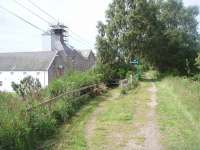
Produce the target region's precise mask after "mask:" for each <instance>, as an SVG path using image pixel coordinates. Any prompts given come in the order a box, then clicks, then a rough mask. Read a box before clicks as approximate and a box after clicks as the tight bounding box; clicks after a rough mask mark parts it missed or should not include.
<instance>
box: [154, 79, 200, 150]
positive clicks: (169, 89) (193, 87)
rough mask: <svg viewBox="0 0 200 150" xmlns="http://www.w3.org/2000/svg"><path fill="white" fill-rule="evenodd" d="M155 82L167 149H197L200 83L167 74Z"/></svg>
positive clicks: (199, 135)
mask: <svg viewBox="0 0 200 150" xmlns="http://www.w3.org/2000/svg"><path fill="white" fill-rule="evenodd" d="M157 85H158V89H159V90H158V102H159V105H158V114H159V124H160V129H161V132H162V134H163V143H164V145H165V146H166V149H170V150H183V149H187V150H199V149H200V142H199V141H200V117H199V116H200V83H198V82H194V81H191V80H190V79H188V78H181V77H167V78H165V79H164V80H163V81H162V82H159V83H157Z"/></svg>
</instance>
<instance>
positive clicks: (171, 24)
mask: <svg viewBox="0 0 200 150" xmlns="http://www.w3.org/2000/svg"><path fill="white" fill-rule="evenodd" d="M198 14H199V10H198V7H196V6H194V7H185V6H184V4H183V2H182V1H181V0H113V2H112V3H111V4H110V5H109V9H108V10H107V11H106V22H105V23H103V22H99V23H98V25H97V28H98V31H99V33H98V36H97V43H96V46H97V50H98V59H99V61H100V62H101V63H103V64H109V65H111V66H115V64H119V63H120V64H127V65H128V64H129V62H130V61H131V59H134V58H139V59H140V60H142V61H143V62H144V63H145V64H148V65H150V66H153V67H155V68H157V69H159V70H161V71H165V70H168V69H173V70H177V71H179V72H180V73H187V68H188V67H189V68H192V67H193V66H194V64H195V57H196V56H197V51H198V49H199V44H198V43H199V34H198V31H197V27H198V22H197V19H196V17H197V16H198Z"/></svg>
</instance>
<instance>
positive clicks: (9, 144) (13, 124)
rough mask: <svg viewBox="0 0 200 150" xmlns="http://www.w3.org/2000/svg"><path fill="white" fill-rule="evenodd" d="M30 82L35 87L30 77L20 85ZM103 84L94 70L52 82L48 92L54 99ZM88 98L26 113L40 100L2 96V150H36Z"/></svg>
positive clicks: (72, 99) (29, 92)
mask: <svg viewBox="0 0 200 150" xmlns="http://www.w3.org/2000/svg"><path fill="white" fill-rule="evenodd" d="M28 81H31V85H36V84H35V82H32V81H34V80H32V79H31V80H30V78H27V79H25V80H23V81H21V84H20V86H21V87H22V85H27V84H28V83H29V82H28ZM100 81H101V75H99V74H97V72H96V71H94V70H90V71H87V72H70V73H68V74H66V75H65V76H64V77H62V78H60V79H57V80H55V81H53V82H52V83H51V84H50V85H49V87H47V90H48V92H49V93H50V95H51V96H52V97H54V96H58V95H59V94H62V93H63V92H66V91H67V90H73V89H79V88H81V87H84V86H87V85H91V84H98V83H99V82H100ZM32 83H33V84H32ZM25 87H27V86H25ZM34 87H35V86H28V89H27V90H25V92H24V93H25V94H24V96H26V95H29V94H32V90H33V89H34ZM40 92H41V91H40ZM42 92H46V91H42ZM40 94H41V95H43V94H42V93H40ZM44 95H45V94H44ZM20 96H22V95H20ZM89 99H90V96H89V95H83V96H81V97H79V98H74V97H69V96H67V97H66V96H65V97H62V98H61V99H60V100H58V101H57V102H55V104H49V105H48V106H41V107H38V108H35V109H33V110H32V111H29V112H27V108H29V107H34V106H35V105H37V104H38V103H39V101H21V100H20V98H19V97H17V96H16V95H12V94H6V93H0V103H1V105H0V118H1V120H0V149H7V150H13V149H16V150H29V149H37V146H38V145H39V144H40V143H41V141H43V140H45V139H46V138H48V137H49V136H52V135H53V134H54V133H55V131H56V130H57V126H58V125H59V124H61V123H63V122H65V121H68V120H69V119H70V118H71V117H72V116H73V115H74V114H75V113H76V112H77V111H79V109H80V107H81V106H82V105H84V104H85V103H87V102H88V100H89Z"/></svg>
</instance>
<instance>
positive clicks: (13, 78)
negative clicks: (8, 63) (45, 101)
mask: <svg viewBox="0 0 200 150" xmlns="http://www.w3.org/2000/svg"><path fill="white" fill-rule="evenodd" d="M27 76H32V77H33V78H37V79H39V81H40V83H41V85H42V87H46V86H47V85H48V71H13V72H12V71H0V81H2V86H1V85H0V91H3V92H13V89H12V87H11V83H12V82H15V83H19V82H20V80H22V79H23V78H24V77H27Z"/></svg>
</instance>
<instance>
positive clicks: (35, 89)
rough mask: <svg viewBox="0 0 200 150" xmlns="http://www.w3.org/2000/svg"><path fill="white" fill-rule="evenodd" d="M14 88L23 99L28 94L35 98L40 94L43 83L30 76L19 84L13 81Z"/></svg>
mask: <svg viewBox="0 0 200 150" xmlns="http://www.w3.org/2000/svg"><path fill="white" fill-rule="evenodd" d="M12 88H13V90H14V91H15V92H16V93H17V94H18V95H19V96H21V97H22V98H23V99H26V98H27V97H28V96H30V97H32V98H33V97H34V96H37V95H38V93H39V91H40V89H41V83H40V81H39V80H38V79H34V78H33V77H31V76H28V77H25V78H24V79H23V80H21V81H20V83H19V84H17V83H15V82H12Z"/></svg>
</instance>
